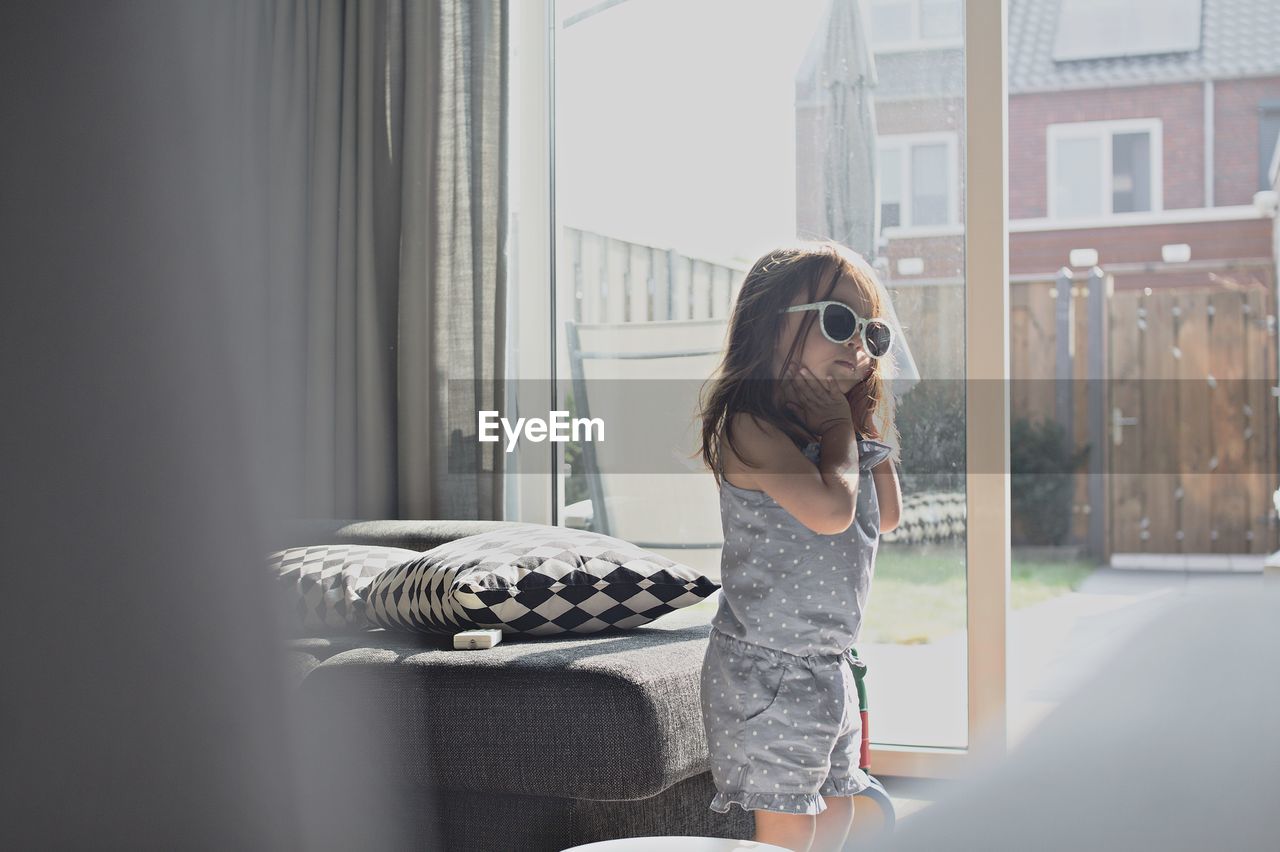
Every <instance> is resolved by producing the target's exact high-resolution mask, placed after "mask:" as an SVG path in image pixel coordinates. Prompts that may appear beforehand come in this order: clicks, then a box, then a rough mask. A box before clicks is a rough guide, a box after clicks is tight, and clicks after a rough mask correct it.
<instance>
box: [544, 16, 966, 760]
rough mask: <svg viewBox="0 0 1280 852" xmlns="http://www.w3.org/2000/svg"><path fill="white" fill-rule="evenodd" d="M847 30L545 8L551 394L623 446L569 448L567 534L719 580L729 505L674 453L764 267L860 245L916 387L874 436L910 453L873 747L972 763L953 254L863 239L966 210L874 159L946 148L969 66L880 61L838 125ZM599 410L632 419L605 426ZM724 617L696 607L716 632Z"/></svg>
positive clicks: (919, 165)
mask: <svg viewBox="0 0 1280 852" xmlns="http://www.w3.org/2000/svg"><path fill="white" fill-rule="evenodd" d="M848 8H851V5H845V4H840V3H837V4H831V3H829V2H828V0H801V2H794V3H789V4H787V14H785V15H779V14H778V13H777V6H776V4H770V3H741V2H732V0H696V2H691V0H648V2H644V3H623V4H586V5H584V4H581V3H579V4H578V5H577V6H576V7H575V8H574V12H575V16H574V17H573V19H572V21H571V22H568V23H566V18H567V16H566V15H564V14H561V13H560V11H559V8H558V7H557V22H558V30H557V33H556V45H555V57H556V68H555V79H556V92H555V114H554V117H553V120H554V123H555V141H556V151H555V163H556V174H555V186H554V188H553V191H554V196H555V210H556V213H557V226H558V229H559V230H558V232H557V235H556V236H557V239H556V247H557V254H558V256H557V259H556V261H557V267H556V268H557V274H556V293H555V299H556V304H557V306H558V307H557V310H558V313H559V317H560V327H558V328H557V330H556V331H557V336H558V343H557V345H558V347H559V350H558V354H557V363H558V364H559V365H560V369H561V374H560V382H559V386H560V394H561V397H562V398H563V399H564V400H565V403H566V404H565V406H564V407H565V408H567V409H569V410H571V411H573V412H574V414H575V416H584V415H589V416H592V417H595V416H597V415H598V414H599V413H600V412H605V413H604V414H603V415H601V416H603V417H604V418H605V420H606V423H607V424H608V425H607V427H606V429H607V430H614V431H612V432H609V433H608V435H609V438H608V439H607V440H606V441H604V442H601V443H599V444H594V445H591V444H587V443H585V442H584V443H578V444H569V445H567V448H566V452H565V463H566V465H567V468H568V472H567V474H566V475H565V477H564V488H563V492H564V494H565V497H564V502H565V504H566V505H565V507H564V513H563V515H562V518H563V522H564V523H566V524H570V525H574V526H582V527H586V528H590V529H595V530H599V531H601V532H604V533H606V534H609V535H614V536H617V537H619V538H623V539H627V540H629V541H633V542H635V543H637V544H640V545H642V546H644V547H646V548H648V549H650V550H653V551H654V552H657V553H659V554H661V555H664V556H666V557H668V558H671V559H674V560H677V561H680V562H684V563H686V564H689V565H692V566H693V567H695V568H698V569H700V570H703V571H705V572H706V573H707V574H709V575H710V576H712V577H716V578H718V579H719V581H723V579H724V577H723V575H722V574H721V568H722V562H721V560H722V552H721V551H722V548H723V543H724V538H723V530H722V519H721V515H720V511H721V509H720V505H721V504H720V494H719V492H718V491H717V490H716V487H715V482H714V479H713V478H712V477H711V475H710V473H709V472H708V471H707V470H706V469H705V468H704V467H703V466H702V461H701V458H700V457H694V458H692V459H691V460H690V462H689V464H688V465H686V466H683V467H673V459H674V458H675V457H677V456H679V457H680V458H685V457H687V456H688V455H689V454H692V453H693V451H694V450H695V449H696V448H697V447H698V446H699V442H697V440H696V439H699V438H700V437H701V435H700V432H699V433H697V434H693V433H691V432H684V431H682V430H683V429H684V428H685V427H686V425H687V421H688V420H689V419H690V418H692V417H693V416H694V413H695V408H696V402H697V398H698V391H699V389H700V387H701V386H702V384H703V383H704V381H705V380H706V379H708V378H710V377H712V376H713V375H714V374H715V371H716V368H717V365H718V364H719V360H720V358H721V357H722V355H723V354H724V351H723V345H724V333H725V331H726V330H727V324H728V320H729V317H730V314H731V311H732V310H733V309H734V308H735V305H736V304H737V302H736V299H737V296H738V293H739V288H740V287H741V286H742V284H743V281H744V278H745V276H746V273H747V272H748V271H749V269H750V268H751V266H752V264H753V263H754V261H755V260H756V259H758V258H759V257H760V256H761V255H762V254H764V253H765V252H767V251H769V250H770V249H772V248H774V247H776V246H778V245H780V244H784V243H786V242H790V241H792V240H794V239H795V238H796V237H798V236H805V237H813V236H828V237H832V238H835V239H838V240H840V241H842V242H845V243H846V244H849V245H851V246H855V247H856V250H858V251H861V252H863V253H864V254H865V256H866V257H867V259H868V260H869V261H870V262H871V263H872V265H873V267H874V268H875V269H876V270H877V271H878V274H879V275H880V276H881V277H882V279H883V280H884V283H885V284H886V286H887V287H888V288H889V291H890V293H891V294H892V298H893V304H894V307H895V308H896V310H897V313H898V317H899V319H900V321H901V323H902V324H903V325H904V326H905V327H907V328H909V329H912V337H911V340H910V341H909V342H910V354H911V356H912V359H913V360H912V362H911V363H912V364H914V366H915V368H916V370H917V371H918V375H919V378H920V381H918V382H917V383H915V384H913V385H912V384H899V385H896V386H893V388H894V390H895V391H897V392H899V394H900V397H899V400H898V405H897V409H896V414H895V418H894V423H893V429H892V431H891V432H889V433H888V434H886V435H885V437H886V438H887V439H889V440H891V441H894V442H896V443H898V444H900V446H901V453H902V456H901V462H900V464H899V465H898V466H897V468H896V469H897V471H898V475H899V479H900V484H901V492H902V515H901V522H900V523H899V525H898V526H897V527H896V528H895V529H893V530H888V531H884V532H883V533H882V534H881V536H880V540H879V546H878V552H877V555H876V563H875V564H876V568H875V573H874V581H873V583H872V585H871V590H870V593H869V597H868V604H867V607H866V609H865V614H864V615H863V616H862V621H861V623H860V625H859V628H858V629H859V632H858V634H857V639H856V649H857V651H858V654H859V656H860V657H861V658H862V659H863V660H865V661H866V663H867V665H868V670H869V671H870V672H874V675H873V678H874V680H869V681H868V683H869V688H868V691H869V693H871V695H870V696H869V702H870V707H871V709H870V710H869V713H870V715H871V716H872V717H873V718H874V722H873V727H872V733H873V736H874V737H875V742H877V743H896V744H907V745H918V746H934V747H959V748H963V747H964V746H965V745H966V741H967V729H968V724H967V706H968V699H967V683H966V673H967V671H968V665H967V662H966V660H967V657H966V653H967V643H966V635H967V630H966V623H965V618H966V612H967V609H966V594H967V586H966V575H965V561H964V554H965V531H964V523H963V517H964V495H965V485H964V470H965V465H964V450H965V440H964V425H963V424H964V412H965V408H964V386H963V381H962V379H963V376H964V345H965V341H964V323H963V321H962V320H963V316H964V304H965V299H964V294H965V283H964V279H963V269H964V250H963V236H955V235H948V236H946V237H943V238H940V239H939V240H938V241H937V242H931V240H932V239H933V238H926V239H925V240H923V241H922V240H921V239H920V238H919V237H917V238H904V239H901V240H899V239H890V240H888V241H885V240H883V239H881V240H877V239H876V237H875V230H874V228H873V225H874V223H875V221H876V216H875V215H874V214H875V212H876V211H879V212H880V213H881V215H882V217H883V218H882V220H881V222H880V224H881V225H883V224H887V223H892V222H896V221H897V216H898V209H899V205H900V204H903V205H905V203H906V202H907V201H908V199H907V198H906V195H905V194H906V193H908V192H910V193H911V197H910V199H909V201H910V204H909V205H906V206H913V207H916V208H918V209H919V210H920V211H921V213H922V215H923V216H924V218H925V220H926V221H945V219H946V211H947V210H948V193H950V192H958V193H960V194H961V195H963V191H964V181H963V174H960V175H959V176H958V179H956V180H955V189H954V190H953V189H952V188H951V186H952V183H951V182H952V180H953V178H952V177H951V175H950V174H949V170H950V169H953V168H956V167H955V166H952V165H950V164H948V162H947V153H946V152H947V150H948V146H947V145H935V144H933V143H928V144H925V145H922V146H920V150H919V151H918V154H917V155H916V156H914V157H912V159H911V160H908V161H907V163H906V164H909V165H910V167H911V177H910V181H911V184H913V185H907V186H904V185H902V182H903V181H902V179H903V175H904V172H905V171H906V165H904V158H906V157H910V156H912V155H911V154H909V153H908V152H907V151H906V150H902V149H899V150H895V151H893V152H885V153H884V154H883V156H882V157H877V156H876V154H877V145H876V138H877V137H878V136H880V135H882V134H883V135H889V134H901V133H914V132H937V133H944V132H951V133H955V134H957V138H959V135H960V134H962V133H963V128H964V73H963V68H964V65H963V51H962V50H959V49H955V50H950V49H947V50H937V51H925V52H918V53H911V54H894V56H895V58H896V60H900V62H899V64H898V65H897V66H896V68H890V67H889V66H888V65H884V64H879V65H878V68H877V71H878V73H879V74H880V75H881V76H880V79H881V81H882V83H881V87H880V89H878V90H875V91H873V92H872V93H870V96H869V97H867V96H865V95H866V93H865V92H861V91H854V90H849V91H846V92H843V95H844V96H846V105H847V106H849V105H851V106H849V108H848V109H845V110H844V112H843V113H841V112H840V111H839V110H835V109H833V108H832V104H831V103H830V101H829V99H828V98H827V97H826V95H827V94H828V93H829V92H830V88H829V87H826V86H824V81H827V80H830V79H831V77H833V76H835V74H836V73H837V72H838V71H839V68H840V66H841V65H842V64H844V63H846V62H848V61H849V59H850V56H849V54H847V53H846V54H844V55H842V56H837V57H831V56H826V57H824V56H823V52H822V47H823V45H824V44H825V42H826V39H825V34H826V33H827V29H828V24H829V22H828V21H827V20H826V16H827V15H828V13H829V9H846V10H847V9H848ZM873 8H874V10H875V11H873V14H876V15H879V17H878V18H877V20H878V21H879V22H880V23H881V25H882V26H883V27H887V28H888V29H889V32H890V35H891V34H892V31H893V27H894V26H896V27H898V31H899V32H900V36H899V37H900V38H908V37H910V35H911V34H910V33H909V32H908V31H907V30H906V29H904V28H903V22H904V21H905V22H906V23H907V24H909V23H910V20H911V18H910V11H911V7H910V6H909V5H908V4H905V3H891V4H873ZM904 14H905V17H903V15H904ZM895 21H896V22H897V23H896V24H895V23H894V22H895ZM880 35H881V37H882V38H884V40H886V41H887V40H890V39H889V37H888V36H887V35H885V33H884V31H883V29H882V31H881V33H880ZM855 41H856V40H855ZM655 55H660V56H661V58H662V61H661V62H654V61H653V58H654V56H655ZM864 58H865V59H866V60H867V61H868V62H877V63H880V62H881V60H884V61H885V62H888V61H889V60H888V58H887V56H885V57H878V56H873V55H864ZM902 62H905V63H906V65H905V66H904V65H903V64H902ZM891 79H911V80H917V79H918V80H929V81H935V80H936V81H940V84H939V85H935V84H934V83H932V82H930V84H929V87H928V92H927V94H928V95H929V96H930V97H928V98H925V97H921V96H920V93H903V92H895V91H893V90H892V87H891V86H888V85H886V83H885V81H886V80H891ZM858 104H866V107H865V108H862V109H859V108H858ZM840 114H843V115H845V116H846V118H845V119H844V120H843V121H841V120H838V118H837V116H838V115H840ZM877 160H879V161H878V162H877ZM877 172H878V174H879V175H880V181H879V184H880V188H879V191H880V196H879V198H877V197H876V187H875V184H876V183H877V181H873V180H871V179H870V176H871V175H875V174H877ZM922 246H923V249H922ZM904 254H909V255H910V256H911V257H912V258H914V259H915V260H917V261H919V262H920V268H921V270H922V273H923V277H924V278H927V279H928V282H927V284H924V282H922V281H919V280H918V279H919V278H920V277H921V275H920V274H917V273H910V274H908V273H907V272H903V273H899V272H898V270H899V269H902V270H910V269H911V268H912V264H910V263H908V264H904V265H901V266H900V265H899V264H898V262H897V261H898V260H899V259H900V258H901V256H902V255H904ZM899 277H900V278H901V281H899V280H898V279H899ZM802 283H803V284H804V285H805V286H807V282H802ZM898 285H902V286H898ZM623 354H627V355H629V357H620V356H621V355H623ZM641 379H644V380H652V381H647V382H642V381H641ZM610 411H614V412H616V411H622V412H625V413H626V414H628V415H633V416H630V417H621V418H617V420H616V421H615V419H612V418H611V415H610V414H609V413H608V412H610ZM940 423H945V424H946V428H941V429H940V428H938V424H940ZM694 425H695V426H700V423H695V424H694ZM682 442H683V443H682ZM871 487H873V488H874V486H871ZM723 595H724V592H723V590H722V591H721V592H719V593H717V595H716V596H713V598H712V599H710V600H709V601H707V602H706V603H705V604H703V605H700V606H707V607H708V609H709V610H710V612H708V614H707V618H708V619H710V618H711V616H712V614H713V613H714V612H715V611H716V610H717V607H718V606H719V599H721V598H723Z"/></svg>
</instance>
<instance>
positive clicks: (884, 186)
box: [880, 148, 902, 228]
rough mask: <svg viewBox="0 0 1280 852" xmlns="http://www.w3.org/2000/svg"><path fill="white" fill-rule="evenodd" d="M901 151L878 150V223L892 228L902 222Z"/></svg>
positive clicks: (893, 149) (892, 149)
mask: <svg viewBox="0 0 1280 852" xmlns="http://www.w3.org/2000/svg"><path fill="white" fill-rule="evenodd" d="M901 211H902V151H901V150H899V149H897V148H884V149H881V150H880V225H881V227H884V228H893V227H896V226H898V225H901V224H902V218H901Z"/></svg>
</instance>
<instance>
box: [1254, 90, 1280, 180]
mask: <svg viewBox="0 0 1280 852" xmlns="http://www.w3.org/2000/svg"><path fill="white" fill-rule="evenodd" d="M1278 137H1280V101H1263V102H1262V103H1261V104H1259V105H1258V189H1271V175H1270V169H1271V158H1272V157H1274V156H1275V151H1276V139H1277V138H1278Z"/></svg>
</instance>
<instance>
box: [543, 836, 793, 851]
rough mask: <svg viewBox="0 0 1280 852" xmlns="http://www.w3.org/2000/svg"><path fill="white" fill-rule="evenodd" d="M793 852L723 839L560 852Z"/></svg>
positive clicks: (610, 844)
mask: <svg viewBox="0 0 1280 852" xmlns="http://www.w3.org/2000/svg"><path fill="white" fill-rule="evenodd" d="M656 849H660V850H662V852H791V850H790V849H787V848H785V847H782V846H774V845H773V844H772V843H758V842H756V841H754V840H730V839H727V838H724V837H688V836H685V835H675V836H665V837H624V838H621V839H619V840H601V841H599V842H598V843H587V844H585V845H583V846H574V847H572V848H570V849H563V850H561V852H653V850H656Z"/></svg>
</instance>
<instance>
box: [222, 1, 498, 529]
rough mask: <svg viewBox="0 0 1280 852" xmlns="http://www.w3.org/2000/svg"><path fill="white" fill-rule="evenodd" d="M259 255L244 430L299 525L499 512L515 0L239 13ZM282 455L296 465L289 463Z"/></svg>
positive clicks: (249, 209) (272, 6) (247, 165)
mask: <svg viewBox="0 0 1280 852" xmlns="http://www.w3.org/2000/svg"><path fill="white" fill-rule="evenodd" d="M236 19H237V31H238V36H239V39H240V42H241V44H242V45H243V49H244V55H245V57H246V61H245V63H244V64H243V65H242V66H241V70H240V74H241V85H240V87H239V91H240V92H241V93H242V96H243V98H244V102H243V104H242V105H241V106H242V107H243V108H244V109H246V110H248V111H249V112H250V114H252V115H253V116H254V120H253V121H252V122H251V124H250V126H251V127H252V128H253V132H251V133H250V134H248V135H247V137H246V138H243V139H242V140H241V158H240V160H241V163H242V172H241V179H242V180H243V181H244V182H245V188H246V196H245V197H246V198H249V199H251V202H250V203H249V204H247V205H246V209H245V212H244V216H243V218H242V220H241V222H240V227H242V228H243V229H245V233H244V235H243V236H244V239H243V245H244V246H246V247H253V246H255V245H258V244H259V242H260V240H257V239H255V237H254V234H255V233H256V234H259V235H261V234H263V233H265V235H266V237H267V239H266V241H265V245H264V246H263V249H262V252H261V256H260V257H255V258H253V259H252V260H253V262H254V263H255V267H256V268H257V269H259V270H260V271H261V280H262V287H261V292H260V296H261V299H260V301H259V303H258V304H257V305H253V306H247V305H246V306H241V307H242V308H244V309H246V310H248V311H249V312H250V313H254V314H255V315H256V316H257V317H258V323H257V325H258V329H259V330H258V335H257V337H256V339H252V340H242V341H240V342H239V343H240V344H241V346H242V347H243V348H240V349H238V351H237V357H238V358H239V360H240V364H241V368H242V369H244V370H248V371H254V370H264V371H265V373H266V377H267V379H268V386H269V388H270V391H269V394H268V396H267V398H266V399H265V400H261V401H258V403H257V404H256V405H253V406H251V408H252V409H253V410H254V411H255V415H254V417H253V419H252V421H251V425H248V426H247V427H246V428H261V429H269V430H274V434H272V436H271V438H272V440H271V441H270V445H271V446H272V447H274V448H275V452H279V453H281V454H283V456H284V459H283V460H284V462H285V465H284V466H285V468H286V469H288V470H291V471H294V472H295V475H296V480H295V483H294V484H295V494H294V500H295V503H296V508H295V510H294V511H295V513H296V514H297V515H299V516H304V517H323V518H478V519H500V518H501V512H502V504H503V500H502V473H503V469H502V451H501V449H500V445H497V444H488V443H486V444H480V443H479V442H478V441H477V440H476V411H477V409H480V408H490V409H497V408H500V407H501V406H500V404H499V403H500V401H501V400H502V398H503V382H504V378H505V377H504V376H503V374H502V367H503V363H504V360H505V353H504V344H505V326H506V317H505V315H504V307H505V303H506V289H505V287H506V284H505V279H506V268H505V258H504V242H505V238H506V219H507V186H506V178H505V174H504V169H503V160H504V157H505V155H506V147H507V134H506V120H507V119H506V112H507V110H506V102H507V90H508V58H507V57H508V51H507V42H508V37H509V36H508V24H507V22H508V14H507V2H506V0H473V1H472V2H462V0H442V2H404V0H371V2H354V0H353V1H352V2H343V1H342V0H330V1H329V2H320V0H282V1H281V2H275V3H268V4H262V3H257V2H252V3H244V4H242V5H240V6H238V7H237V10H236ZM276 461H279V460H276Z"/></svg>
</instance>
